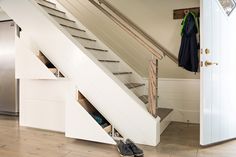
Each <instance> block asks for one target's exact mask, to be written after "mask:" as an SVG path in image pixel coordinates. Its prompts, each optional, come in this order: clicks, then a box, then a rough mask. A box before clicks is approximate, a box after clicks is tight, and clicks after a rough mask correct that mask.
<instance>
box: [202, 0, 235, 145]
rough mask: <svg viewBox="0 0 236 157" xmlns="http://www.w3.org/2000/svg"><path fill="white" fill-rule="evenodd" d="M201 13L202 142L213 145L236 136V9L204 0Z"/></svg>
mask: <svg viewBox="0 0 236 157" xmlns="http://www.w3.org/2000/svg"><path fill="white" fill-rule="evenodd" d="M225 1H226V0H225ZM201 13H202V14H201V48H202V54H201V61H202V62H201V63H202V67H201V111H200V112H201V116H200V117H201V124H200V125H201V127H200V144H201V145H209V144H214V143H218V142H221V141H226V140H229V139H233V138H236V9H235V10H234V11H233V12H232V13H231V14H230V16H228V15H227V14H226V13H225V12H224V10H223V8H222V6H221V5H220V3H219V0H201ZM206 62H208V63H210V64H211V63H212V64H211V65H210V64H209V65H205V63H206Z"/></svg>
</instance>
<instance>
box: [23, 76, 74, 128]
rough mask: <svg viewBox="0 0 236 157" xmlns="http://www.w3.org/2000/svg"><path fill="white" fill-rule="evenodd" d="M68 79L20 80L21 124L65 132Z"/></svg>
mask: <svg viewBox="0 0 236 157" xmlns="http://www.w3.org/2000/svg"><path fill="white" fill-rule="evenodd" d="M68 85H69V83H68V81H67V80H63V79H61V80H27V79H21V80H20V125H21V126H28V127H33V128H40V129H46V130H53V131H60V132H65V104H66V101H67V94H68V92H69V91H68Z"/></svg>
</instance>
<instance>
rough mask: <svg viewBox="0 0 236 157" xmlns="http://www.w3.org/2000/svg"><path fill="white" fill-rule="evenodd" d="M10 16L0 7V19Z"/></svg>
mask: <svg viewBox="0 0 236 157" xmlns="http://www.w3.org/2000/svg"><path fill="white" fill-rule="evenodd" d="M9 19H10V17H9V16H8V15H7V14H6V13H5V12H3V10H1V8H0V21H4V20H9Z"/></svg>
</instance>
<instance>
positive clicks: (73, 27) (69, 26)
mask: <svg viewBox="0 0 236 157" xmlns="http://www.w3.org/2000/svg"><path fill="white" fill-rule="evenodd" d="M60 25H61V26H63V27H67V28H71V29H74V30H78V31H81V32H86V31H85V30H83V29H79V28H76V27H72V26H68V25H65V24H60Z"/></svg>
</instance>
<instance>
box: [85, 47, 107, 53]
mask: <svg viewBox="0 0 236 157" xmlns="http://www.w3.org/2000/svg"><path fill="white" fill-rule="evenodd" d="M84 48H85V49H87V50H94V51H102V52H108V50H104V49H99V48H93V47H84Z"/></svg>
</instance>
